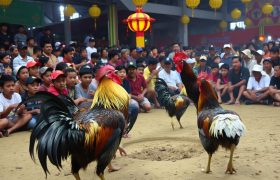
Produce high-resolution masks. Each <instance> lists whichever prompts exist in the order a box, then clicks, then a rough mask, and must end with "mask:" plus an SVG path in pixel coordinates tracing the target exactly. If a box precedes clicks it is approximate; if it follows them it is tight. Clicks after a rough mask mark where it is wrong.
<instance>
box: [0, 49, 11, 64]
mask: <svg viewBox="0 0 280 180" xmlns="http://www.w3.org/2000/svg"><path fill="white" fill-rule="evenodd" d="M0 63H2V64H3V65H10V64H11V57H10V54H9V53H6V52H5V53H0Z"/></svg>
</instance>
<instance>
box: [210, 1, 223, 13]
mask: <svg viewBox="0 0 280 180" xmlns="http://www.w3.org/2000/svg"><path fill="white" fill-rule="evenodd" d="M222 4H223V1H222V0H210V1H209V5H210V7H211V8H212V9H215V12H216V10H217V9H219V8H220V7H221V6H222Z"/></svg>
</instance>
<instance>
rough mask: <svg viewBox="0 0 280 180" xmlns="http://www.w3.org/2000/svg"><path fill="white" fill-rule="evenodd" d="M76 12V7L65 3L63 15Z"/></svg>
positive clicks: (70, 14)
mask: <svg viewBox="0 0 280 180" xmlns="http://www.w3.org/2000/svg"><path fill="white" fill-rule="evenodd" d="M75 12H76V9H75V8H74V7H73V6H72V5H71V4H67V5H66V7H65V8H64V16H67V17H70V16H72V15H73V14H74V13H75Z"/></svg>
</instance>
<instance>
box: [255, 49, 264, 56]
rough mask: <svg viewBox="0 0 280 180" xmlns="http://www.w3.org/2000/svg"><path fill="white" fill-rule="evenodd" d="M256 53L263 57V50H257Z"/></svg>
mask: <svg viewBox="0 0 280 180" xmlns="http://www.w3.org/2000/svg"><path fill="white" fill-rule="evenodd" d="M256 52H257V53H258V54H259V55H261V56H263V55H264V52H263V50H260V49H259V50H257V51H256Z"/></svg>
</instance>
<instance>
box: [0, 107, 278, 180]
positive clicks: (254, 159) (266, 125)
mask: <svg viewBox="0 0 280 180" xmlns="http://www.w3.org/2000/svg"><path fill="white" fill-rule="evenodd" d="M225 107H226V108H228V109H232V110H234V111H236V112H238V113H239V114H240V116H241V117H242V119H243V121H244V123H245V125H246V126H247V133H246V135H245V136H244V137H242V138H241V140H240V143H239V145H238V148H237V150H236V152H235V154H234V165H235V168H236V170H237V173H236V174H234V175H228V174H225V173H224V172H225V169H226V166H227V162H228V158H229V152H226V151H225V150H224V149H222V148H220V149H219V150H218V151H217V152H216V154H214V156H213V158H212V171H213V172H212V173H211V174H205V173H203V172H202V170H203V169H204V168H205V167H206V163H207V154H206V152H205V151H204V150H203V148H202V146H201V144H200V141H199V138H198V132H197V125H196V114H195V108H194V107H190V108H189V109H188V110H187V112H186V113H185V115H184V116H183V118H182V120H181V121H182V124H183V126H184V129H179V126H178V124H177V123H176V122H175V125H176V127H175V131H172V129H171V125H170V118H169V117H168V116H167V114H166V113H165V111H164V110H153V111H152V112H151V113H148V114H140V116H139V118H138V120H137V122H136V125H135V127H134V129H133V131H132V132H131V136H132V137H131V138H128V139H124V140H123V142H122V144H123V146H124V147H125V149H126V151H127V153H128V156H126V157H120V156H119V154H118V155H117V158H116V159H115V160H113V164H115V165H118V166H121V167H122V169H121V170H120V171H118V172H114V173H108V171H107V170H106V172H105V177H106V179H113V180H120V179H124V180H134V179H135V180H142V179H143V180H154V179H160V180H165V179H166V180H167V179H170V180H173V179H176V180H181V179H182V180H201V179H207V180H212V179H226V180H251V179H254V180H255V179H257V180H258V179H263V180H273V179H280V140H279V137H280V131H279V129H280V116H279V115H280V113H279V112H280V111H279V110H280V109H279V108H276V107H271V106H257V105H256V106H225ZM29 136H30V132H20V133H16V134H12V135H11V136H10V137H8V138H2V139H0V160H1V161H0V179H1V180H30V179H32V180H37V179H38V180H41V179H45V175H44V173H43V170H42V169H41V167H40V165H39V162H38V161H37V164H34V163H33V161H32V160H31V158H30V156H29V154H28V146H29ZM49 169H50V172H51V175H49V176H48V179H49V180H57V179H58V180H60V179H61V180H66V179H67V180H69V179H74V177H73V176H72V175H71V174H70V161H67V162H65V163H64V169H63V170H62V171H61V172H59V171H58V170H57V169H56V168H54V167H53V166H51V165H49ZM94 170H95V163H92V164H91V165H90V166H89V167H88V168H87V170H86V171H81V173H80V174H81V178H82V179H84V180H90V179H98V177H97V176H96V175H95V173H94Z"/></svg>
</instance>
